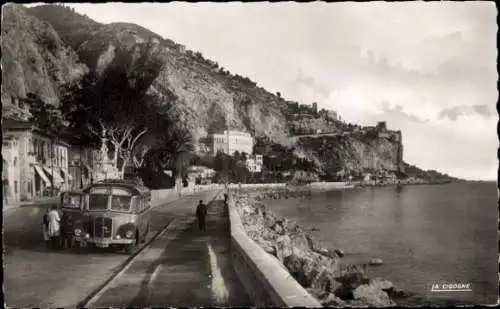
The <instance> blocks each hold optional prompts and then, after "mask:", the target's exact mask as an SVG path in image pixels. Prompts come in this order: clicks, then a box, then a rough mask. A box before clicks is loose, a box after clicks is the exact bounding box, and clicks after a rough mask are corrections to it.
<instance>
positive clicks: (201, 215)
mask: <svg viewBox="0 0 500 309" xmlns="http://www.w3.org/2000/svg"><path fill="white" fill-rule="evenodd" d="M196 217H197V218H198V227H199V229H200V231H205V220H206V217H207V206H206V205H205V204H203V200H200V203H199V204H198V206H197V207H196Z"/></svg>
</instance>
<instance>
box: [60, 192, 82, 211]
mask: <svg viewBox="0 0 500 309" xmlns="http://www.w3.org/2000/svg"><path fill="white" fill-rule="evenodd" d="M80 204H81V195H79V194H67V195H66V196H65V197H64V200H63V205H62V206H63V207H65V208H80Z"/></svg>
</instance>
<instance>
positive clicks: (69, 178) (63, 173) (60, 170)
mask: <svg viewBox="0 0 500 309" xmlns="http://www.w3.org/2000/svg"><path fill="white" fill-rule="evenodd" d="M59 172H60V173H61V177H62V179H64V178H65V175H66V174H67V175H68V180H69V181H71V180H73V176H71V174H70V173H66V172H65V171H64V170H63V169H62V168H60V169H59Z"/></svg>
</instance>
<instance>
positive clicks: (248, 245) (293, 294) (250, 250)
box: [228, 202, 323, 308]
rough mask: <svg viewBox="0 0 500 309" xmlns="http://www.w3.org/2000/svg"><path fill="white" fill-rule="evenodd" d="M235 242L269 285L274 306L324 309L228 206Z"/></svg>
mask: <svg viewBox="0 0 500 309" xmlns="http://www.w3.org/2000/svg"><path fill="white" fill-rule="evenodd" d="M228 208H229V220H230V231H231V238H232V239H233V241H234V242H235V243H237V244H238V246H239V247H240V248H241V249H242V250H243V251H244V253H245V254H246V255H247V257H248V260H249V261H250V262H251V263H253V268H254V269H256V270H257V271H258V272H259V274H258V277H260V278H263V279H264V280H265V281H266V282H263V284H265V285H266V286H265V290H267V291H269V293H270V295H269V296H270V299H271V300H272V301H273V302H274V303H273V304H270V305H272V306H277V307H306V308H319V307H323V306H322V305H321V304H320V303H319V301H317V300H316V299H315V298H314V297H313V296H312V295H311V294H309V292H307V291H306V290H305V289H304V288H303V287H302V286H301V285H300V284H299V283H298V282H297V281H296V280H295V279H294V278H293V277H292V276H291V274H290V273H289V272H288V270H287V269H286V268H285V267H284V266H283V265H282V264H281V262H280V261H279V260H278V259H276V258H274V257H272V256H271V255H269V254H268V253H267V252H265V251H264V249H262V248H261V247H260V246H259V245H258V244H257V243H255V242H254V241H253V240H252V239H251V238H250V237H248V235H247V234H246V232H245V229H244V227H243V223H242V222H241V218H240V215H239V214H238V211H237V210H236V208H235V206H234V205H232V203H231V202H230V203H228Z"/></svg>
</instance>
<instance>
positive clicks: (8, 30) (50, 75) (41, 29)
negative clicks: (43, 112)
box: [2, 4, 88, 106]
mask: <svg viewBox="0 0 500 309" xmlns="http://www.w3.org/2000/svg"><path fill="white" fill-rule="evenodd" d="M87 71H88V69H87V67H86V66H85V65H84V64H82V63H80V62H79V60H78V56H77V54H76V53H75V51H74V50H73V49H72V48H71V47H68V46H67V45H66V44H65V43H64V42H63V41H62V40H61V38H60V37H59V35H58V33H57V32H56V31H55V30H54V28H53V27H52V25H51V24H50V23H48V22H45V21H42V20H40V19H38V18H36V17H34V16H32V15H31V14H30V13H29V11H28V10H27V9H26V8H24V7H23V6H20V5H15V4H11V5H7V6H3V7H2V106H4V105H7V104H12V103H14V104H17V102H16V101H17V100H18V99H23V98H26V96H27V94H28V93H33V94H36V95H38V96H39V97H40V98H41V99H42V100H43V101H44V102H46V103H48V104H57V102H58V101H59V99H58V86H59V85H61V84H64V83H66V82H69V81H72V80H75V79H78V78H80V77H81V76H83V75H84V74H85V73H86V72H87Z"/></svg>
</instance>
